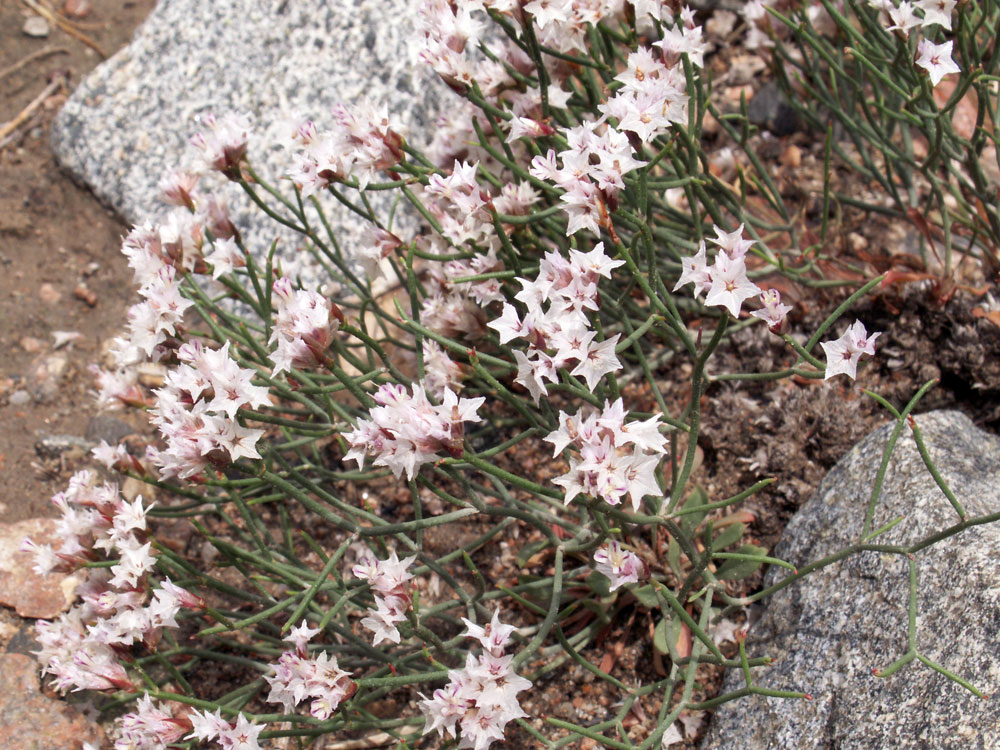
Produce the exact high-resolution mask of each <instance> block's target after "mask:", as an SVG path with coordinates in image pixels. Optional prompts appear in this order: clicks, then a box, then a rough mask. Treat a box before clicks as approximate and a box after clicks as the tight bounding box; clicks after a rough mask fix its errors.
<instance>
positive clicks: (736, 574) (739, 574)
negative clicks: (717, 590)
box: [715, 544, 767, 581]
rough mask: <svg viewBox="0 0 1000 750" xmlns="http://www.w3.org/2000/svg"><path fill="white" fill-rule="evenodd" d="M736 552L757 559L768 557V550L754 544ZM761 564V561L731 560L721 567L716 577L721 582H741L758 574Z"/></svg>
mask: <svg viewBox="0 0 1000 750" xmlns="http://www.w3.org/2000/svg"><path fill="white" fill-rule="evenodd" d="M736 551H737V552H739V553H740V554H741V555H753V556H755V557H764V556H766V555H767V550H766V549H764V548H763V547H757V546H756V545H753V544H746V545H744V546H742V547H740V548H739V549H737V550H736ZM761 564H762V563H761V561H757V560H734V559H729V560H726V561H725V562H724V563H722V565H720V566H719V569H718V570H717V571H716V573H715V577H716V578H718V579H719V580H720V581H740V580H742V579H744V578H747V577H748V576H751V575H753V574H754V573H756V572H757V569H758V568H759V567H760V566H761Z"/></svg>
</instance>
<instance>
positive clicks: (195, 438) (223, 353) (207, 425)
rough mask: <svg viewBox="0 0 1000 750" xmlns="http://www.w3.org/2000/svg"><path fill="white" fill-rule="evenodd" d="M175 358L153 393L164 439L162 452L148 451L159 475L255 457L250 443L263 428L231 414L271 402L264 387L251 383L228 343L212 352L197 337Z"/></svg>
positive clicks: (154, 414) (249, 372)
mask: <svg viewBox="0 0 1000 750" xmlns="http://www.w3.org/2000/svg"><path fill="white" fill-rule="evenodd" d="M177 358H178V359H180V360H181V362H180V364H179V365H178V366H177V367H175V368H174V369H172V370H170V371H169V372H168V373H167V375H166V382H165V384H164V386H163V387H162V388H159V389H157V390H156V391H155V394H156V406H155V407H153V409H152V410H151V412H150V413H151V414H152V417H151V421H152V422H153V424H155V425H157V426H158V427H159V430H160V433H161V435H163V437H164V438H165V439H166V442H167V445H166V448H164V449H162V450H159V449H155V448H152V447H151V448H148V449H147V453H148V455H149V456H150V458H151V459H152V460H153V462H154V463H155V464H156V465H157V466H159V468H160V473H161V475H162V476H164V477H171V476H176V477H180V478H182V479H185V478H188V477H191V476H194V475H195V474H199V473H200V472H202V471H204V470H205V469H206V468H207V467H208V465H209V463H215V464H218V465H226V464H228V463H230V462H233V461H237V460H238V459H239V458H241V457H246V458H260V454H259V453H258V452H257V449H256V447H255V446H256V444H257V441H258V440H259V439H260V436H261V435H263V434H264V431H263V430H254V429H251V428H248V427H244V426H243V425H242V424H240V422H239V421H238V420H237V418H236V415H237V412H238V411H239V410H240V409H241V408H243V407H246V406H249V407H252V408H256V407H259V406H263V405H265V404H269V403H270V399H269V398H268V390H267V388H265V387H264V386H257V385H253V383H252V382H251V381H252V379H253V377H254V375H255V374H256V373H255V372H254V371H253V370H248V369H245V368H242V367H240V366H239V364H237V363H236V361H235V360H234V359H233V358H232V357H231V356H230V355H229V342H228V341H227V342H226V343H225V345H223V347H222V348H221V349H215V350H213V349H207V348H205V347H203V346H202V345H201V344H199V343H198V342H196V341H195V342H191V343H188V344H184V345H182V346H181V347H180V348H179V349H178V350H177Z"/></svg>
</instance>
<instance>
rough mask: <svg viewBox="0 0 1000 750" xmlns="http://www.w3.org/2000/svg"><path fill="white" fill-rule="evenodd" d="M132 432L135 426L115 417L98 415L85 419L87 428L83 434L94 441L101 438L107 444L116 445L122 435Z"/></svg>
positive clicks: (96, 441)
mask: <svg viewBox="0 0 1000 750" xmlns="http://www.w3.org/2000/svg"><path fill="white" fill-rule="evenodd" d="M134 432H135V428H133V427H132V425H130V424H129V423H128V422H123V421H122V420H120V419H116V418H115V417H108V416H104V415H99V416H96V417H91V418H90V419H89V420H87V429H86V431H85V432H84V433H83V436H84V437H85V438H86V439H87V440H90V441H92V442H94V443H99V442H101V441H102V440H103V441H105V442H106V443H107V444H108V445H117V444H118V442H119V441H120V440H121V439H122V438H123V437H126V436H127V435H131V434H132V433H134Z"/></svg>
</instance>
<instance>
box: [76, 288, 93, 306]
mask: <svg viewBox="0 0 1000 750" xmlns="http://www.w3.org/2000/svg"><path fill="white" fill-rule="evenodd" d="M73 296H74V297H76V298H77V299H79V300H83V301H84V302H86V303H87V307H97V295H96V294H94V292H93V291H91V290H90V288H89V287H88V286H87V285H86V284H84V283H83V282H80V283H79V284H77V285H76V288H75V289H73Z"/></svg>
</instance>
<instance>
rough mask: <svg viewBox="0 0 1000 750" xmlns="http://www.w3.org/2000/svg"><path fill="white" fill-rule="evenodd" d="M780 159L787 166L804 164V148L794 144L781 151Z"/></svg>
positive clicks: (793, 166)
mask: <svg viewBox="0 0 1000 750" xmlns="http://www.w3.org/2000/svg"><path fill="white" fill-rule="evenodd" d="M778 159H779V160H780V161H781V163H782V164H784V165H785V166H786V167H792V168H796V167H800V166H802V149H800V148H799V147H798V146H796V145H794V144H792V145H790V146H789V147H788V148H786V149H785V150H784V151H783V152H782V153H781V156H780V157H778Z"/></svg>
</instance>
